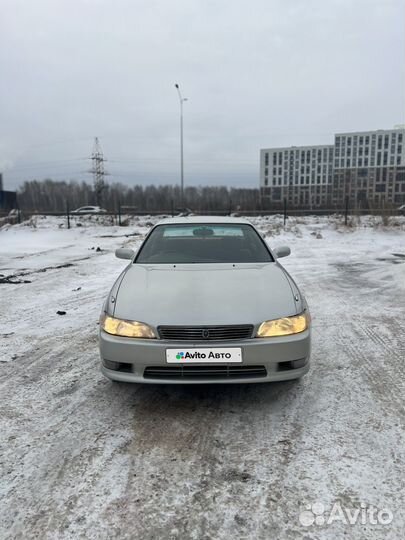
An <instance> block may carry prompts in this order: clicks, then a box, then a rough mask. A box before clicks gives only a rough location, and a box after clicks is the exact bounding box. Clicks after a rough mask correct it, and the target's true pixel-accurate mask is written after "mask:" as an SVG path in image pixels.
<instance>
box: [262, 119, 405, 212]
mask: <svg viewBox="0 0 405 540" xmlns="http://www.w3.org/2000/svg"><path fill="white" fill-rule="evenodd" d="M404 143H405V128H402V127H401V128H397V129H392V130H378V131H367V132H355V133H337V134H336V135H335V144H333V145H322V146H299V147H295V146H291V147H285V148H266V149H262V150H261V151H260V190H261V196H262V198H263V199H264V200H266V199H267V200H268V201H270V202H271V204H274V205H275V206H277V205H281V204H282V202H283V200H284V199H286V200H287V202H288V205H289V206H290V207H291V206H297V207H307V208H313V207H323V208H326V207H334V206H341V205H342V203H343V201H345V199H346V198H349V201H350V204H351V205H352V206H355V207H363V208H368V207H370V206H381V205H384V204H385V203H389V204H396V203H404V202H405V151H404Z"/></svg>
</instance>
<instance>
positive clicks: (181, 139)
mask: <svg viewBox="0 0 405 540" xmlns="http://www.w3.org/2000/svg"><path fill="white" fill-rule="evenodd" d="M174 86H175V88H176V89H177V93H178V95H179V102H180V201H181V208H183V207H184V157H183V103H184V102H185V101H187V98H184V97H183V96H182V95H181V92H180V88H179V85H178V84H175V85H174Z"/></svg>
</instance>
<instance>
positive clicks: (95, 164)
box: [89, 137, 108, 206]
mask: <svg viewBox="0 0 405 540" xmlns="http://www.w3.org/2000/svg"><path fill="white" fill-rule="evenodd" d="M90 159H91V161H92V167H91V169H90V171H89V172H91V173H92V174H93V185H94V193H95V194H96V200H97V205H98V206H102V203H103V195H104V190H105V188H106V183H105V180H104V177H105V176H106V175H107V174H108V173H107V172H106V171H105V170H104V162H105V161H107V160H106V159H105V158H104V155H103V151H102V149H101V145H100V141H99V140H98V137H95V139H94V147H93V153H92V154H91V158H90Z"/></svg>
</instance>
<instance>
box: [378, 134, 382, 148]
mask: <svg viewBox="0 0 405 540" xmlns="http://www.w3.org/2000/svg"><path fill="white" fill-rule="evenodd" d="M381 148H382V135H379V136H378V150H381Z"/></svg>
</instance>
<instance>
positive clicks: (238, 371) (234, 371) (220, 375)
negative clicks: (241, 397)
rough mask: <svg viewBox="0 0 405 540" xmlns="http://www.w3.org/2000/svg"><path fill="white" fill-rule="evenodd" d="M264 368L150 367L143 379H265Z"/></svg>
mask: <svg viewBox="0 0 405 540" xmlns="http://www.w3.org/2000/svg"><path fill="white" fill-rule="evenodd" d="M266 375H267V370H266V368H265V367H264V366H150V367H147V368H145V371H144V372H143V376H144V378H145V379H182V380H186V379H189V380H191V379H192V380H198V379H213V380H215V379H252V378H255V377H266Z"/></svg>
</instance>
